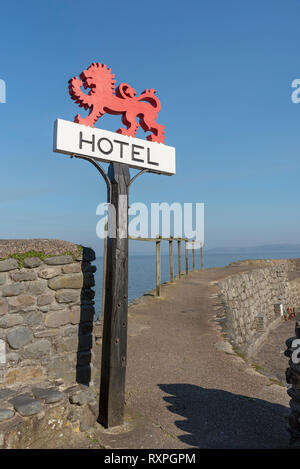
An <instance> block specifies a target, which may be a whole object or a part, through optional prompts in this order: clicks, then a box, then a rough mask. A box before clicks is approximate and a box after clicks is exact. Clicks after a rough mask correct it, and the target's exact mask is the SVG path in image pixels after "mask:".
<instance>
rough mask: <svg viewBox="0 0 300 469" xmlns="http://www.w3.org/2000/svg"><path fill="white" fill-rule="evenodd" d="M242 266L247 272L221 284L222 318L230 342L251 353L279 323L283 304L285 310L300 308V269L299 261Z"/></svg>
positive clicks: (267, 262)
mask: <svg viewBox="0 0 300 469" xmlns="http://www.w3.org/2000/svg"><path fill="white" fill-rule="evenodd" d="M241 265H245V272H243V273H239V274H236V275H232V276H230V277H227V278H225V279H222V280H221V281H220V282H219V283H218V286H219V288H220V298H221V302H222V305H223V310H224V312H225V314H224V316H223V317H222V318H219V319H220V322H221V324H222V329H223V332H225V333H226V336H227V337H228V338H229V340H230V341H231V343H232V344H234V345H235V346H237V347H238V348H239V349H240V350H241V351H243V352H245V353H246V354H251V353H253V352H254V350H255V348H256V346H257V344H258V343H259V342H260V339H261V338H262V336H263V335H264V334H265V332H266V331H268V329H269V327H270V326H271V324H272V323H273V322H274V321H275V320H276V319H278V320H280V319H279V318H280V306H279V305H280V304H282V305H283V309H284V310H286V309H287V308H288V307H289V306H292V307H296V308H298V307H299V304H300V303H299V299H300V282H299V279H300V266H299V260H296V259H295V260H292V259H291V260H280V261H275V260H274V261H252V262H251V261H246V262H244V263H243V262H240V263H239V266H241ZM247 265H249V270H248V271H247Z"/></svg>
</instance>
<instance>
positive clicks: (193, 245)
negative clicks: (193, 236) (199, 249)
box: [192, 240, 195, 272]
mask: <svg viewBox="0 0 300 469" xmlns="http://www.w3.org/2000/svg"><path fill="white" fill-rule="evenodd" d="M192 254H193V272H195V241H194V240H193V241H192Z"/></svg>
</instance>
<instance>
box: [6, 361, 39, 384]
mask: <svg viewBox="0 0 300 469" xmlns="http://www.w3.org/2000/svg"><path fill="white" fill-rule="evenodd" d="M43 377H44V371H43V369H42V367H40V366H35V367H33V366H29V367H22V368H10V369H9V370H7V371H6V372H5V373H4V377H3V382H4V384H5V385H8V386H9V385H12V384H18V383H22V384H26V383H31V382H34V381H38V380H41V379H42V378H43Z"/></svg>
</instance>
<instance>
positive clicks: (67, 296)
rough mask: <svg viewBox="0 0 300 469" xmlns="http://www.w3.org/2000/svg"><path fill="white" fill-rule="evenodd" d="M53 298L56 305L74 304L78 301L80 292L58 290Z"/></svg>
mask: <svg viewBox="0 0 300 469" xmlns="http://www.w3.org/2000/svg"><path fill="white" fill-rule="evenodd" d="M55 298H56V301H57V302H58V303H75V302H78V301H79V300H80V290H70V289H67V290H58V291H57V292H56V294H55Z"/></svg>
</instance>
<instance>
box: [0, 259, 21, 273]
mask: <svg viewBox="0 0 300 469" xmlns="http://www.w3.org/2000/svg"><path fill="white" fill-rule="evenodd" d="M17 268H18V261H17V259H5V260H4V261H0V272H8V271H10V270H14V269H17Z"/></svg>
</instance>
